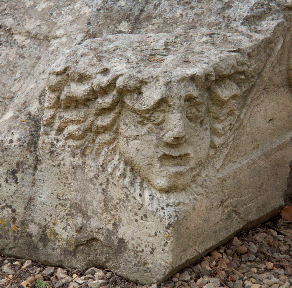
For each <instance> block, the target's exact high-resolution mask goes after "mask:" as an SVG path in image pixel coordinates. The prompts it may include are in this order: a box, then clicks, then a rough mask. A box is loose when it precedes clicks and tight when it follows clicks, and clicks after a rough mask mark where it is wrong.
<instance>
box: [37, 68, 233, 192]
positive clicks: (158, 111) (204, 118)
mask: <svg viewBox="0 0 292 288" xmlns="http://www.w3.org/2000/svg"><path fill="white" fill-rule="evenodd" d="M108 70H109V69H107V70H102V71H101V72H98V73H97V74H96V73H95V74H94V75H92V76H88V75H83V74H78V73H73V72H72V71H70V70H68V69H67V70H64V69H63V70H62V72H54V73H51V79H52V80H50V81H51V82H50V81H49V84H48V90H47V99H46V113H45V115H44V118H43V124H44V126H46V127H47V128H44V129H43V132H45V131H46V129H48V131H51V132H49V133H48V134H50V135H52V136H53V137H51V139H53V138H54V139H55V138H56V136H57V137H59V138H60V139H63V143H64V144H65V145H69V146H70V147H71V148H72V147H77V146H75V144H76V145H78V147H79V148H77V150H78V149H80V150H81V149H83V151H86V152H85V154H89V153H95V154H94V155H97V157H98V158H99V160H98V161H99V162H100V163H101V164H100V165H101V166H100V167H101V168H102V167H104V168H105V170H104V171H108V172H110V173H112V171H113V169H116V170H118V171H115V173H114V174H115V175H116V174H118V175H120V176H121V175H126V174H127V175H126V176H124V177H125V179H126V178H127V179H130V178H133V177H134V176H133V174H135V175H137V176H138V177H140V179H142V180H144V181H146V183H148V184H149V185H150V186H152V187H153V188H154V189H155V190H157V191H159V192H179V191H184V190H186V189H187V188H188V187H189V186H190V184H191V182H194V181H195V180H196V177H197V176H198V175H199V174H200V172H202V170H203V169H205V167H206V163H207V162H208V156H209V155H210V150H211V149H210V147H211V148H212V149H214V147H215V149H217V147H218V145H221V144H220V143H224V139H225V138H224V137H225V136H224V135H227V134H228V133H229V132H230V129H231V128H232V126H233V123H234V121H235V120H234V119H236V117H237V114H236V113H235V112H234V111H236V109H237V108H236V107H235V106H234V103H237V102H236V100H235V98H234V97H238V93H237V92H236V91H237V90H236V89H235V88H236V87H235V86H234V85H235V84H234V83H233V84H232V83H229V82H222V83H221V84H220V85H219V86H218V87H217V86H216V87H217V88H216V87H215V86H214V87H215V88H216V89H215V88H214V89H215V90H214V92H213V94H212V95H211V96H212V97H210V96H209V95H210V89H207V88H206V87H207V86H204V85H205V83H204V82H202V81H201V78H199V80H198V79H197V78H196V77H197V76H196V75H189V74H187V73H177V74H175V75H173V74H172V75H168V76H167V75H164V73H163V71H162V72H161V71H160V70H159V71H158V72H157V73H153V71H152V70H151V71H150V73H149V71H148V72H147V73H148V74H147V75H144V74H143V73H141V74H140V75H138V73H137V74H136V75H133V74H131V75H130V74H129V73H124V72H119V73H114V72H109V71H108ZM63 71H64V72H63ZM76 75H77V76H78V75H79V76H78V77H77V76H76ZM231 84H232V85H231ZM226 91H228V93H227V92H226ZM234 91H235V92H236V93H235V92H234ZM222 95H223V96H224V97H225V98H224V97H223V96H222ZM211 102H212V103H211ZM234 107H235V108H234ZM58 141H59V140H58ZM61 142H62V141H61ZM59 143H60V141H59ZM218 143H219V144H218ZM58 145H60V144H58ZM216 145H217V146H216ZM72 149H73V148H72ZM74 149H75V148H74ZM75 150H76V149H75ZM96 151H100V152H96ZM74 153H75V152H74ZM113 167H114V168H113ZM117 167H118V168H117ZM102 169H103V168H102ZM129 174H131V175H130V176H129ZM112 178H114V176H112ZM123 181H124V180H123ZM127 181H128V180H127ZM127 181H124V182H127ZM124 182H123V183H124ZM127 183H128V184H126V186H127V185H128V186H130V185H131V183H129V182H127ZM123 185H124V184H123Z"/></svg>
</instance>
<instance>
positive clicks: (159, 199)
mask: <svg viewBox="0 0 292 288" xmlns="http://www.w3.org/2000/svg"><path fill="white" fill-rule="evenodd" d="M0 5H1V6H0V21H1V22H0V25H1V26H0V29H1V30H0V33H1V34H0V37H1V38H0V41H1V46H0V51H1V56H0V57H1V61H0V65H1V68H2V71H3V73H2V74H1V76H0V79H1V81H0V84H1V86H0V87H1V90H0V93H1V94H0V153H1V157H0V171H1V173H0V208H1V210H0V251H1V253H4V254H6V255H12V256H16V257H22V258H30V259H33V260H36V261H41V262H43V263H45V264H48V265H54V266H57V265H59V266H66V267H77V268H88V267H92V266H95V267H100V268H110V269H112V270H114V271H115V272H116V273H117V274H119V275H122V276H124V277H126V278H128V279H130V280H132V281H136V282H139V283H142V284H144V283H145V284H149V283H155V282H161V281H163V280H164V279H166V278H167V277H169V276H170V275H172V274H174V273H175V272H176V271H178V270H179V269H181V268H182V267H183V266H185V265H187V264H188V263H190V262H193V261H195V260H197V259H199V258H200V257H201V256H202V255H203V254H205V253H207V252H208V251H211V250H212V249H213V248H214V247H216V246H218V245H220V244H221V243H223V242H224V241H226V240H227V239H229V238H231V237H232V236H233V235H234V234H235V233H236V232H237V231H238V230H240V229H242V228H243V227H250V226H252V225H255V224H257V223H259V222H261V221H263V220H264V219H266V218H267V217H269V216H271V215H272V214H273V213H275V212H276V211H278V210H279V208H280V207H282V205H283V203H284V191H285V190H286V189H287V178H288V176H289V163H290V162H291V159H292V156H291V137H292V109H291V108H292V93H291V90H290V88H291V83H292V82H291V79H292V73H291V71H292V68H291V67H292V66H291V65H292V62H291V53H290V47H291V40H292V38H291V23H290V19H291V15H290V9H291V5H290V1H268V0H267V1H255V0H250V1H219V0H212V1H211V0H209V1H167V0H164V1H155V0H150V1H149V0H148V1H146V0H145V1H130V0H129V1H123V0H120V1H115V0H113V1H98V0H79V1H78V0H73V1H65V0H58V1H57V0H52V1H33V0H26V1H16V0H9V1H2V2H1V4H0ZM288 190H289V189H288ZM182 235H183V237H182Z"/></svg>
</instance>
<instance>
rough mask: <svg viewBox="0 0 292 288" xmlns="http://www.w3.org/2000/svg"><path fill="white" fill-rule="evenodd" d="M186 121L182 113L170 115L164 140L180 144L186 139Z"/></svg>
mask: <svg viewBox="0 0 292 288" xmlns="http://www.w3.org/2000/svg"><path fill="white" fill-rule="evenodd" d="M185 136H186V131H185V121H184V119H183V115H182V114H181V113H179V114H176V115H170V116H169V119H168V127H167V128H166V133H165V134H164V136H163V140H164V142H166V143H169V144H180V143H183V142H184V140H185Z"/></svg>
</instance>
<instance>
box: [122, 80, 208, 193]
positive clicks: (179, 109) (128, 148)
mask: <svg viewBox="0 0 292 288" xmlns="http://www.w3.org/2000/svg"><path fill="white" fill-rule="evenodd" d="M118 139H119V140H118V141H119V149H120V152H121V154H122V155H123V157H124V159H125V161H126V162H127V163H128V164H129V165H131V166H132V167H133V168H134V170H135V171H136V172H137V173H138V174H139V175H140V176H141V177H142V178H144V179H146V180H147V181H148V182H149V183H150V184H151V185H152V186H154V187H155V188H156V189H157V190H159V191H165V192H167V191H181V190H184V189H185V188H186V187H187V186H188V185H189V184H190V182H191V181H192V180H193V178H194V177H195V175H196V174H197V173H198V172H199V171H200V169H201V167H202V166H203V163H204V162H205V160H206V158H207V155H208V150H209V146H210V129H209V122H208V117H207V93H206V92H205V91H202V90H199V89H198V88H197V87H196V85H195V84H194V82H193V81H191V80H181V81H169V82H166V83H163V82H162V83H161V82H160V83H159V82H152V83H148V84H145V85H144V86H143V87H142V88H141V89H140V90H139V91H136V92H133V93H129V94H127V95H125V97H124V107H123V109H122V113H121V118H120V127H119V138H118Z"/></svg>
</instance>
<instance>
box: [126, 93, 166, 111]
mask: <svg viewBox="0 0 292 288" xmlns="http://www.w3.org/2000/svg"><path fill="white" fill-rule="evenodd" d="M163 103H166V104H169V103H168V99H167V97H162V98H160V99H157V100H156V101H155V102H153V103H152V104H151V105H150V106H147V107H145V108H142V109H139V108H136V107H134V106H132V105H129V104H128V103H126V104H127V105H128V106H129V107H131V109H132V110H134V111H135V112H137V113H143V112H148V111H151V110H155V109H156V108H158V106H159V105H161V104H163Z"/></svg>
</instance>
